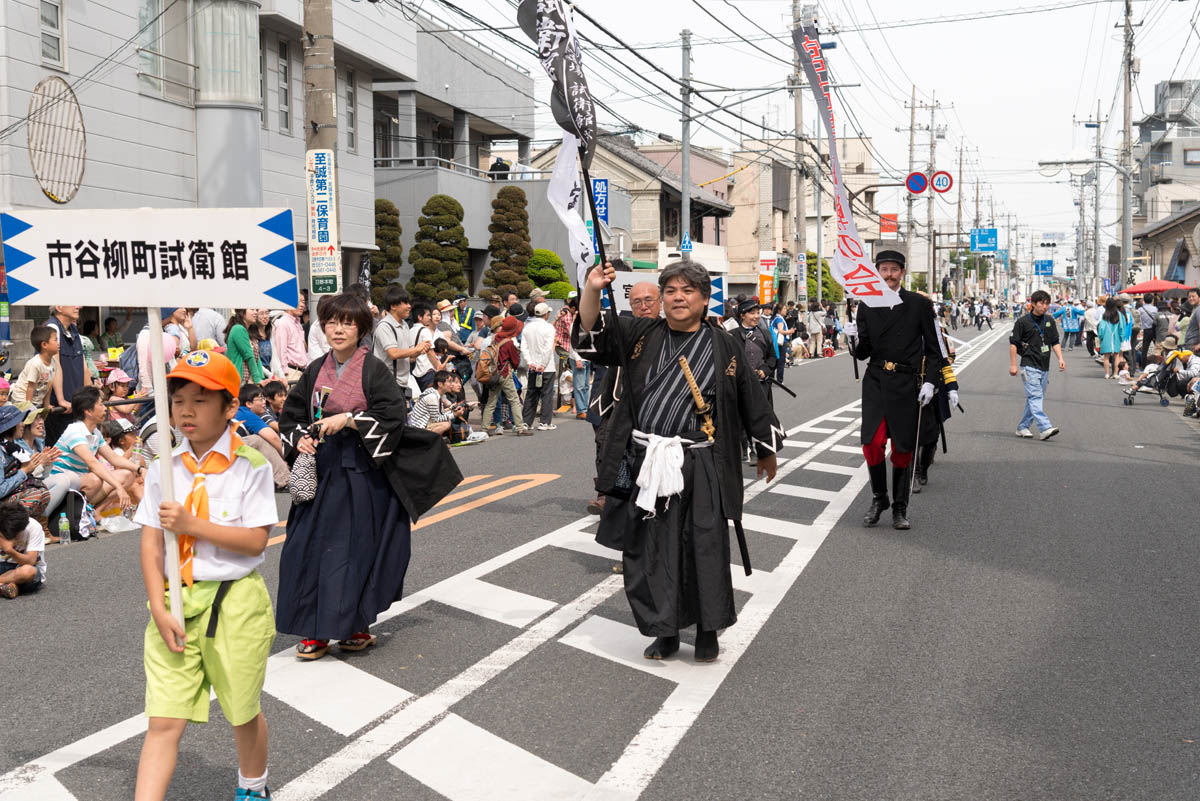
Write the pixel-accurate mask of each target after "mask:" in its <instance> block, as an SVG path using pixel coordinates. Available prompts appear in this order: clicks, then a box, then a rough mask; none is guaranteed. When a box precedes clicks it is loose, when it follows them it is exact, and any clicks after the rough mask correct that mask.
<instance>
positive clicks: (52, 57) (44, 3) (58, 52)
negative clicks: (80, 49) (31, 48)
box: [41, 0, 67, 68]
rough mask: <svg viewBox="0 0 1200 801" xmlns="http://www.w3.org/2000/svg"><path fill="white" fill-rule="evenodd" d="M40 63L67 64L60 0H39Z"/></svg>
mask: <svg viewBox="0 0 1200 801" xmlns="http://www.w3.org/2000/svg"><path fill="white" fill-rule="evenodd" d="M41 9H42V10H41V17H42V63H44V64H50V65H52V66H55V67H63V68H66V66H67V48H66V43H65V42H64V41H63V31H64V30H65V28H66V26H65V25H64V24H63V22H64V20H63V9H62V0H41Z"/></svg>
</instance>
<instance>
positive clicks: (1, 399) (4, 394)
mask: <svg viewBox="0 0 1200 801" xmlns="http://www.w3.org/2000/svg"><path fill="white" fill-rule="evenodd" d="M10 394H12V385H11V384H9V383H8V379H7V378H0V406H3V405H4V404H6V403H8V396H9V395H10Z"/></svg>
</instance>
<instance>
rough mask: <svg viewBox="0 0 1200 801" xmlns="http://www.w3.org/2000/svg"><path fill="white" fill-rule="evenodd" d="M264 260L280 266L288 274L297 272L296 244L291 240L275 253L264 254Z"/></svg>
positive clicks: (274, 265)
mask: <svg viewBox="0 0 1200 801" xmlns="http://www.w3.org/2000/svg"><path fill="white" fill-rule="evenodd" d="M263 261H265V262H266V263H267V264H270V265H271V266H273V267H278V268H279V269H281V270H283V271H284V272H285V273H287V274H288V275H295V274H296V246H295V245H293V244H291V243H290V242H289V243H288V244H286V245H284V246H283V247H281V248H280V249H279V250H277V251H275V252H274V253H270V254H268V255H266V256H263Z"/></svg>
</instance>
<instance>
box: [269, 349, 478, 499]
mask: <svg viewBox="0 0 1200 801" xmlns="http://www.w3.org/2000/svg"><path fill="white" fill-rule="evenodd" d="M326 358H327V356H322V357H321V358H319V359H316V360H314V361H313V362H312V363H311V364H310V365H308V367H306V368H305V369H304V373H303V375H301V376H300V382H299V383H298V384H296V386H294V387H292V389H291V391H290V392H288V396H287V400H286V401H285V402H284V404H283V411H282V413H281V414H280V415H279V435H280V438H281V439H282V440H283V444H284V456H285V458H286V459H287V460H288V464H291V463H292V462H293V461H295V459H296V455H297V452H296V443H298V442H299V441H300V439H301V438H302V437H303V436H304V435H305V433H307V432H308V428H309V426H311V425H312V422H313V409H312V401H311V399H312V396H313V389H314V388H315V385H316V382H317V375H318V373H320V372H321V364H322V363H323V362H324V361H325V359H326ZM362 383H363V394H364V395H365V396H366V398H367V409H366V411H363V412H358V413H357V414H355V415H354V423H355V425H356V426H357V429H358V437H359V442H360V443H361V444H362V446H363V448H364V449H365V450H366V452H367V453H368V454H369V455H370V457H371V462H372V463H373V464H375V465H376V466H377V467H380V468H382V469H383V471H384V473H385V474H386V475H387V479H388V484H390V485H391V487H392V491H393V492H395V493H396V497H397V498H398V499H399V500H400V503H401V505H403V506H404V510H405V511H406V512H408V516H409V517H410V518H411V519H412V521H413V522H416V520H417V518H419V517H420V516H421V515H423V514H425V513H426V512H428V511H429V510H430V509H432V508H433V507H434V505H436V504H437V503H438V501H440V500H441V499H442V498H444V497H446V496H447V495H449V494H450V491H451V490H453V489H454V488H455V487H456V486H458V484H459V483H460V482H461V481H462V473H460V472H459V470H458V465H457V464H456V463H455V461H454V457H453V456H452V455H451V454H450V448H449V447H447V445H446V441H445V440H444V439H442V438H441V436H439V435H437V434H434V433H433V432H432V431H426V430H425V429H422V428H413V427H412V426H410V425H407V423H406V421H405V411H404V396H403V395H401V394H400V386H399V385H398V384H397V383H396V379H395V377H393V375H392V370H391V367H389V366H388V365H386V364H384V363H383V362H381V361H380V360H379V359H377V358H375V357H374V356H372V355H371V354H369V353H368V354H367V355H366V358H365V359H364V361H363V370H362Z"/></svg>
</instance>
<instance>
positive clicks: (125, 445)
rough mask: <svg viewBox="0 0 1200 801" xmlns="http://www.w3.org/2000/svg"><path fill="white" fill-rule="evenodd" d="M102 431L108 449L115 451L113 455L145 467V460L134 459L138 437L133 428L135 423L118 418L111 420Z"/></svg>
mask: <svg viewBox="0 0 1200 801" xmlns="http://www.w3.org/2000/svg"><path fill="white" fill-rule="evenodd" d="M100 430H101V431H103V432H104V438H105V439H106V440H108V447H110V448H112V449H113V453H115V454H116V455H117V456H124V457H125V458H126V459H129V460H131V461H133V462H134V463H135V464H141V465H145V460H143V459H138V458H135V457H134V454H135V452H136V450H137V444H138V435H137V431H136V430H134V428H133V423H131V422H129V421H128V420H124V419H121V418H118V419H116V420H109V421H108V422H107V423H105V424H104V425H103V426H102V427H101V429H100Z"/></svg>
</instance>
